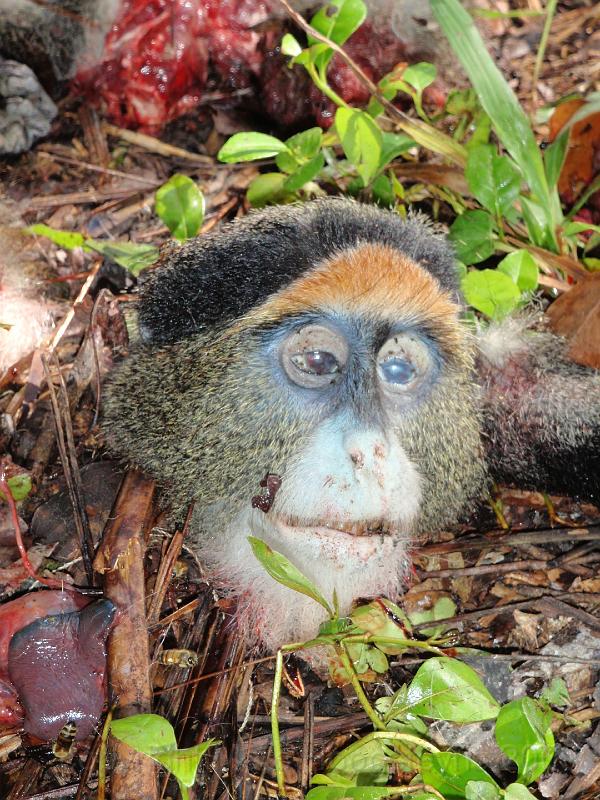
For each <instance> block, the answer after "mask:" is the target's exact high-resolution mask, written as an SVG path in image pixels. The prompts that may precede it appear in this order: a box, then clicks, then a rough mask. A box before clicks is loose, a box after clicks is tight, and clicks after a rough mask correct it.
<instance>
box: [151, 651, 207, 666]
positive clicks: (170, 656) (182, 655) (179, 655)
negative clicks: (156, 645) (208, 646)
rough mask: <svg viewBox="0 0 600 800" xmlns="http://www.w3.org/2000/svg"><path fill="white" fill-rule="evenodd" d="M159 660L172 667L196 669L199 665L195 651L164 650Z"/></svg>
mask: <svg viewBox="0 0 600 800" xmlns="http://www.w3.org/2000/svg"><path fill="white" fill-rule="evenodd" d="M158 660H159V662H160V663H161V664H167V665H168V666H170V667H184V668H185V667H195V666H197V664H198V655H197V654H196V653H194V651H193V650H183V649H180V650H163V651H162V653H161V654H160V655H159V657H158Z"/></svg>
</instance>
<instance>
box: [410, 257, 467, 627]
mask: <svg viewBox="0 0 600 800" xmlns="http://www.w3.org/2000/svg"><path fill="white" fill-rule="evenodd" d="M465 270H466V268H465ZM455 614H456V604H455V603H454V600H452V598H451V597H440V598H439V599H438V600H436V602H435V604H434V606H433V608H423V609H415V610H414V611H411V612H410V614H409V615H408V618H409V619H410V621H411V623H412V624H413V625H420V624H422V623H423V622H435V621H436V620H444V619H447V618H448V617H453V616H454V615H455ZM447 627H448V626H447V625H434V626H432V627H431V628H422V629H421V630H420V633H422V634H423V636H439V635H440V634H441V633H443V632H444V630H445V629H446V628H447Z"/></svg>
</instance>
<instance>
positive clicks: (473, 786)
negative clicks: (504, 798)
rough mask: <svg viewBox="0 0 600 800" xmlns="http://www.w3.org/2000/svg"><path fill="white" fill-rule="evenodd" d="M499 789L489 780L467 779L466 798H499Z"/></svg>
mask: <svg viewBox="0 0 600 800" xmlns="http://www.w3.org/2000/svg"><path fill="white" fill-rule="evenodd" d="M500 796H501V795H500V791H499V790H498V788H497V787H496V786H495V785H494V784H493V783H489V781H469V782H468V783H467V785H466V787H465V797H466V800H499V798H500Z"/></svg>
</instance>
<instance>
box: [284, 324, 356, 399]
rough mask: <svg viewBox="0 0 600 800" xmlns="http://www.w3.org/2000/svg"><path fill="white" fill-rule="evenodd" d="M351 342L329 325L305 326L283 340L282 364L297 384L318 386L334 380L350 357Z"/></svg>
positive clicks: (321, 386) (315, 387)
mask: <svg viewBox="0 0 600 800" xmlns="http://www.w3.org/2000/svg"><path fill="white" fill-rule="evenodd" d="M348 353H349V348H348V342H347V341H346V339H345V338H344V336H342V334H341V333H340V332H339V331H337V330H335V329H334V328H333V327H331V328H330V327H329V326H328V325H317V324H313V325H305V326H304V327H303V328H298V329H296V330H295V331H292V333H290V335H289V336H288V337H287V338H286V339H285V340H284V342H283V344H282V346H281V351H280V357H281V363H282V366H283V369H284V370H285V373H286V375H287V376H288V378H289V379H290V380H291V381H293V382H294V383H296V384H298V386H304V387H305V388H307V389H319V388H323V387H325V386H328V385H329V384H331V383H335V382H336V381H337V380H338V379H339V377H340V374H341V372H342V370H343V368H344V366H345V364H346V362H347V360H348Z"/></svg>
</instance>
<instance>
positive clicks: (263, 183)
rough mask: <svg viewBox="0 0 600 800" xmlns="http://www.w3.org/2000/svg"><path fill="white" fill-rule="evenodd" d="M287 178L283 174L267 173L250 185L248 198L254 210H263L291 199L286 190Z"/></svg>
mask: <svg viewBox="0 0 600 800" xmlns="http://www.w3.org/2000/svg"><path fill="white" fill-rule="evenodd" d="M286 178H287V176H286V175H282V173H281V172H265V173H264V174H262V175H259V176H258V177H257V178H254V180H253V181H252V182H251V183H250V186H248V191H247V193H246V196H247V197H248V202H249V203H250V205H251V206H252V207H253V208H262V207H263V206H266V205H269V204H270V203H283V202H285V201H286V200H288V199H290V194H289V193H288V192H287V191H286V189H285V186H284V184H285V181H286Z"/></svg>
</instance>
